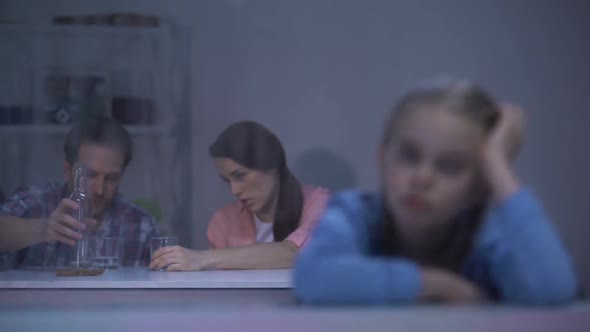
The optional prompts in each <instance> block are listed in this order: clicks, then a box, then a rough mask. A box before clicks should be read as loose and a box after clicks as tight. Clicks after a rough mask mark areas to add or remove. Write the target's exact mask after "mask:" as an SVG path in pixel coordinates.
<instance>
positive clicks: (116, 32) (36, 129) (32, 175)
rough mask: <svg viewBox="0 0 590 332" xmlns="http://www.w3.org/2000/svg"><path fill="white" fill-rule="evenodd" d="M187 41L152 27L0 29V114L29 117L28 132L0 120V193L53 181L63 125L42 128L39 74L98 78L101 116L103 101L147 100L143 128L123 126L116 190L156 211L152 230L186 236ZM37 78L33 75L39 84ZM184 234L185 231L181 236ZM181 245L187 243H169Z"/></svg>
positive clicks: (176, 31)
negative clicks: (127, 158) (129, 148)
mask: <svg viewBox="0 0 590 332" xmlns="http://www.w3.org/2000/svg"><path fill="white" fill-rule="evenodd" d="M189 37H190V35H189V31H188V30H187V29H184V28H180V27H178V26H175V25H172V24H162V25H161V26H159V27H108V26H76V25H72V26H68V25H48V26H19V25H0V40H2V44H3V47H2V48H0V72H2V73H3V75H0V107H2V106H22V107H28V108H30V109H32V110H33V113H32V118H33V119H32V120H33V121H32V122H30V123H22V124H15V123H10V122H9V123H6V122H7V121H6V117H5V119H4V120H2V117H1V115H0V150H2V151H4V153H2V154H0V189H2V190H3V191H4V193H5V194H6V195H9V194H10V193H11V192H12V191H13V190H14V189H15V188H16V187H18V186H20V185H27V184H36V185H43V184H44V183H45V182H46V181H47V180H49V179H55V180H58V181H59V180H61V179H62V169H63V156H64V154H63V141H64V139H65V136H66V134H67V132H68V130H69V128H70V125H69V124H68V125H62V124H53V123H47V122H46V121H47V120H46V119H47V117H46V116H45V114H44V113H43V112H44V110H43V109H42V107H41V106H42V104H41V103H40V102H39V95H40V94H42V93H43V91H40V90H41V89H40V88H39V84H38V82H39V77H42V75H44V74H46V73H55V72H57V73H62V72H64V73H74V74H76V73H82V74H84V73H103V74H104V77H106V79H107V80H106V81H107V84H106V85H107V87H108V91H107V93H106V95H107V96H108V98H107V99H108V100H107V103H108V107H106V108H105V109H104V112H105V113H106V114H112V110H111V107H110V105H111V100H112V98H113V97H130V98H137V99H141V100H150V101H151V102H152V104H153V108H154V110H155V111H154V114H153V121H152V122H149V123H146V122H145V121H144V122H142V123H138V124H134V125H126V128H127V129H128V130H129V132H130V134H131V135H132V137H133V140H134V158H133V161H132V163H131V164H130V166H129V167H128V169H127V170H126V174H125V178H124V182H123V184H122V186H121V191H122V192H123V193H124V194H125V195H126V196H128V197H129V198H130V199H132V200H134V199H139V198H141V199H145V200H149V201H153V202H156V203H157V204H158V205H159V206H160V208H161V210H162V212H163V214H162V220H161V222H162V228H163V229H164V230H165V231H169V232H175V230H176V229H183V230H186V227H185V226H181V223H186V222H188V221H189V220H191V218H190V215H191V210H190V206H191V199H192V195H191V192H192V191H191V188H190V185H191V182H192V181H191V180H190V177H191V164H192V151H191V137H190V135H191V134H190V132H191V128H190V126H191V121H190V119H191V110H190V77H189V76H188V75H189V74H188V73H189V72H190V70H189V68H190V38H189ZM40 75H41V76H40ZM184 233H186V231H185V232H184ZM178 235H179V236H180V237H181V241H182V240H183V236H186V237H187V238H185V239H184V241H188V237H189V236H190V235H189V234H178Z"/></svg>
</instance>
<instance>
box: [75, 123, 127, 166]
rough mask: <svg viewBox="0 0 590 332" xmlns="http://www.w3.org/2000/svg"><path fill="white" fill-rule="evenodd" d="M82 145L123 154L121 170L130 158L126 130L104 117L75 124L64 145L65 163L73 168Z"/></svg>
mask: <svg viewBox="0 0 590 332" xmlns="http://www.w3.org/2000/svg"><path fill="white" fill-rule="evenodd" d="M82 144H97V145H104V146H108V147H112V148H115V149H118V150H120V151H121V152H122V153H123V158H124V159H123V169H124V168H125V167H127V165H128V164H129V162H130V161H131V157H132V150H133V143H132V141H131V136H130V135H129V133H128V132H127V129H125V127H124V126H123V125H122V124H120V123H119V122H117V121H116V120H114V119H111V118H109V117H106V116H90V117H86V118H83V119H82V120H81V121H79V122H78V123H77V124H75V125H74V126H73V127H72V129H71V130H70V132H69V133H68V136H67V137H66V142H65V144H64V152H65V154H66V161H67V162H68V163H69V164H70V166H73V165H74V164H75V163H76V161H77V160H78V152H79V151H80V146H81V145H82Z"/></svg>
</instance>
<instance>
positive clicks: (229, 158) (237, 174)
mask: <svg viewBox="0 0 590 332" xmlns="http://www.w3.org/2000/svg"><path fill="white" fill-rule="evenodd" d="M209 154H210V155H211V157H212V158H213V162H214V163H215V167H216V168H217V171H218V172H219V175H220V176H221V178H222V180H223V181H224V182H225V183H227V184H228V186H229V189H230V190H231V193H232V195H234V196H235V197H236V198H237V200H236V201H235V202H233V203H231V204H229V205H227V206H226V207H224V208H222V209H220V210H219V211H217V212H216V213H215V214H214V215H213V218H212V219H211V221H210V223H209V229H208V232H207V237H208V240H209V248H210V249H211V250H206V251H195V250H190V249H186V248H182V247H179V246H172V247H164V248H162V249H160V250H158V251H156V252H155V253H154V257H153V258H152V262H151V264H150V267H151V268H154V269H160V268H164V267H167V270H168V271H186V270H202V269H272V268H289V267H291V266H292V265H293V259H294V257H295V255H296V254H297V252H298V249H299V248H300V247H301V246H302V245H303V244H304V243H305V241H306V240H307V237H308V235H309V233H310V231H311V230H312V229H313V228H314V226H315V225H316V223H317V222H318V221H319V219H320V217H321V214H322V212H323V209H324V206H325V204H326V201H327V199H328V191H327V190H326V189H324V188H318V187H312V186H309V185H301V184H300V183H299V181H298V180H297V179H296V178H295V176H294V175H293V174H292V173H291V171H290V170H289V168H288V167H287V161H286V157H285V151H284V150H283V146H282V145H281V142H280V141H279V139H278V138H277V137H276V136H275V135H274V134H273V133H272V132H271V131H270V130H268V129H267V128H265V127H263V126H262V125H260V124H258V123H256V122H252V121H243V122H237V123H234V124H232V125H231V126H229V127H228V128H226V129H225V130H224V131H223V132H222V133H221V134H220V135H219V137H218V138H217V140H216V141H215V142H214V143H213V144H212V145H211V146H210V148H209Z"/></svg>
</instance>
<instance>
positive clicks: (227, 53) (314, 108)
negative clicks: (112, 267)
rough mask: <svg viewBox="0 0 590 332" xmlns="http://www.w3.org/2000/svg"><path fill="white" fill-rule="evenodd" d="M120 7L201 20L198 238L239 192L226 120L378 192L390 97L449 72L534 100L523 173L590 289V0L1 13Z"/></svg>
mask: <svg viewBox="0 0 590 332" xmlns="http://www.w3.org/2000/svg"><path fill="white" fill-rule="evenodd" d="M113 10H135V11H143V12H152V13H160V14H161V15H163V16H165V17H169V18H171V19H174V20H176V21H180V22H182V23H185V24H188V25H190V26H192V28H193V44H192V50H193V51H192V54H193V55H194V59H193V65H192V68H190V70H192V73H193V93H192V95H193V108H194V114H193V121H194V123H193V147H194V155H193V158H194V159H193V160H194V165H195V169H194V176H193V179H194V193H193V196H194V198H195V199H194V205H193V220H192V231H193V233H194V243H193V245H194V247H197V248H204V247H205V246H206V241H205V230H206V226H207V222H208V219H209V217H210V216H211V214H212V213H213V211H214V210H215V209H216V208H218V207H220V206H222V205H223V204H225V203H226V202H228V201H229V199H230V197H229V195H228V193H227V190H226V188H225V186H224V185H223V184H222V183H221V181H220V180H218V176H217V175H216V173H215V171H214V168H213V166H212V163H211V162H210V160H209V158H208V156H207V146H208V144H209V143H210V142H211V141H212V140H213V139H214V138H215V136H216V135H217V134H218V133H219V131H220V130H222V129H223V128H224V127H225V126H226V125H228V124H229V123H231V122H233V121H236V120H240V119H253V120H257V121H260V122H262V123H263V124H265V125H267V126H269V127H270V128H271V129H272V130H274V131H275V132H276V133H277V134H278V135H279V136H280V138H281V139H282V141H283V143H284V145H285V147H286V149H287V151H288V157H289V159H290V161H291V164H292V166H293V168H294V169H295V170H296V172H297V173H298V174H300V175H301V176H302V177H303V178H304V179H324V181H325V183H326V184H327V185H331V186H332V187H334V188H339V187H344V186H355V185H356V186H358V187H361V188H367V189H372V188H374V187H375V184H376V181H377V177H376V172H375V163H374V159H375V158H374V147H375V143H376V140H377V137H378V135H379V132H380V129H381V123H382V121H383V119H384V117H385V114H386V113H387V111H388V108H389V107H390V106H391V105H392V103H393V102H394V101H395V99H396V98H397V97H398V96H399V95H400V93H401V92H402V91H403V89H405V88H407V87H409V86H411V85H412V84H413V83H415V82H416V81H418V80H422V79H424V78H427V77H429V76H432V75H435V74H440V73H450V74H453V75H459V76H465V77H468V78H470V79H473V80H475V81H478V82H480V83H481V84H482V85H484V86H485V87H486V88H488V89H489V90H490V91H491V92H492V93H493V94H494V95H496V96H497V97H498V98H500V99H502V100H511V101H514V102H517V103H519V104H521V105H522V106H524V107H525V108H526V110H527V114H528V132H527V137H526V140H527V144H526V146H525V148H524V150H523V152H522V154H521V157H520V159H519V161H518V171H519V172H520V174H521V175H522V177H523V178H524V180H525V181H526V182H527V183H528V184H529V185H530V186H532V187H534V188H535V190H536V192H537V193H538V195H539V196H540V198H541V199H542V200H543V201H544V202H545V206H546V208H547V210H548V212H549V214H550V215H551V216H552V217H553V218H554V220H555V224H556V228H557V229H558V231H559V232H560V234H561V235H562V237H563V239H564V240H565V242H566V243H567V246H568V248H570V249H571V250H572V252H573V254H574V256H575V259H576V262H577V266H578V269H579V270H580V273H581V275H582V277H583V279H584V280H585V282H586V285H589V286H590V264H589V263H588V256H587V254H585V252H587V251H588V250H590V245H589V243H590V242H589V241H588V240H587V237H588V235H590V222H589V221H590V220H589V219H590V204H588V203H587V200H588V197H590V195H589V191H590V190H589V189H588V185H589V184H590V183H589V181H588V176H587V174H586V171H587V170H588V169H590V156H589V154H588V153H586V151H587V150H586V149H585V144H584V142H585V141H586V135H587V130H588V129H589V128H590V115H589V113H588V111H587V109H586V108H587V97H588V95H589V93H590V61H588V59H589V58H590V45H589V43H588V41H587V40H588V32H589V31H590V2H588V1H584V0H579V1H574V0H571V1H559V0H553V1H548V0H547V1H533V0H530V1H524V0H521V1H509V0H502V1H469V0H463V1H445V2H444V3H443V2H440V1H409V0H407V1H387V0H383V1H378V0H375V1H361V0H357V1H353V0H341V1H336V0H332V1H328V0H299V1H278V0H259V1H256V0H250V1H248V0H210V1H199V2H196V1H194V2H193V1H167V2H161V1H156V0H152V1H102V2H99V3H96V2H95V1H53V2H52V5H48V4H46V3H45V1H41V0H38V1H31V0H30V1H0V15H1V16H0V17H1V18H4V19H7V18H8V19H12V20H23V21H39V20H40V21H47V20H48V19H47V17H49V16H50V15H52V14H55V13H88V12H101V11H113ZM318 155H320V156H322V157H321V158H324V160H325V162H324V163H321V164H320V165H319V166H318V165H317V162H316V160H317V156H318ZM325 165H330V166H329V167H326V166H325ZM334 170H336V171H334ZM323 174H327V176H331V175H333V174H341V176H342V179H341V181H340V180H339V179H335V178H333V177H331V178H330V177H328V178H325V177H321V176H320V177H318V175H323ZM187 229H188V228H187Z"/></svg>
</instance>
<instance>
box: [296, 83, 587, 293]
mask: <svg viewBox="0 0 590 332" xmlns="http://www.w3.org/2000/svg"><path fill="white" fill-rule="evenodd" d="M523 124H524V116H523V112H522V111H521V110H520V109H519V108H518V107H516V106H513V105H498V104H496V102H495V101H494V100H493V99H492V98H490V97H489V96H488V95H487V94H486V93H485V92H484V91H483V90H482V89H480V88H478V87H477V86H475V85H473V84H471V83H469V82H465V81H460V80H459V81H455V80H450V81H442V82H436V83H434V84H428V85H427V86H422V87H419V88H416V89H414V90H412V91H410V92H409V93H408V94H406V95H405V96H404V97H403V98H402V99H401V100H400V101H399V103H398V104H397V105H396V107H395V108H394V112H393V113H392V115H391V117H390V118H389V120H388V121H387V122H386V124H385V130H384V131H383V136H382V139H381V142H380V144H379V145H378V154H377V157H378V158H377V160H378V163H379V169H380V171H381V174H380V175H381V181H380V184H381V192H380V193H365V192H359V191H347V192H343V193H339V194H337V195H334V197H333V198H332V199H331V200H330V202H329V203H328V206H327V208H326V212H325V214H324V216H323V217H322V220H321V222H320V224H319V225H318V227H317V229H316V230H315V232H314V234H313V237H312V239H311V241H310V242H309V244H308V245H307V246H306V248H305V250H303V251H302V253H301V255H300V256H299V257H298V259H297V264H296V266H295V274H294V284H295V289H294V293H295V295H296V297H297V298H298V299H299V300H300V301H302V302H304V303H313V304H315V303H370V304H386V303H422V302H444V303H477V302H485V301H490V300H495V301H501V302H504V303H518V304H560V303H568V302H569V301H572V300H573V299H574V297H575V295H576V289H577V281H576V276H575V274H574V270H573V267H572V262H571V258H570V256H569V255H568V253H567V251H566V250H565V248H564V246H563V245H562V243H561V241H560V240H559V238H558V236H557V234H556V232H555V231H554V229H553V227H552V226H551V222H550V220H549V218H548V216H547V215H546V214H545V212H544V211H543V208H542V206H541V204H540V203H539V201H538V200H537V199H536V197H535V195H534V194H533V192H532V191H531V190H530V189H528V188H526V187H525V186H523V185H522V184H521V181H520V179H519V178H518V177H517V176H516V174H515V172H514V170H513V168H512V165H511V161H512V159H513V157H514V155H515V153H516V151H517V148H518V146H519V143H520V140H521V136H522V131H523Z"/></svg>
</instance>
